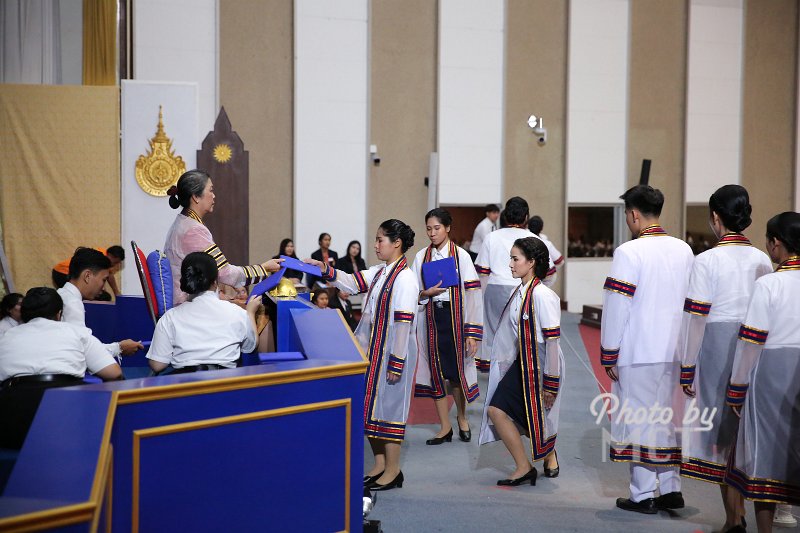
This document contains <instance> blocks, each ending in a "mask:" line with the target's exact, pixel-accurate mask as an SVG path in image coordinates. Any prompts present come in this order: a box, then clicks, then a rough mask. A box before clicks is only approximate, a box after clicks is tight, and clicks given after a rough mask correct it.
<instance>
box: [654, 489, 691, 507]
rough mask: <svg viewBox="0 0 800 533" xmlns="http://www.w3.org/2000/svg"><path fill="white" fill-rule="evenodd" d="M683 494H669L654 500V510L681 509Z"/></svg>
mask: <svg viewBox="0 0 800 533" xmlns="http://www.w3.org/2000/svg"><path fill="white" fill-rule="evenodd" d="M683 507H684V503H683V494H681V493H680V492H669V493H667V494H662V495H661V496H659V497H658V498H656V509H661V510H666V509H683Z"/></svg>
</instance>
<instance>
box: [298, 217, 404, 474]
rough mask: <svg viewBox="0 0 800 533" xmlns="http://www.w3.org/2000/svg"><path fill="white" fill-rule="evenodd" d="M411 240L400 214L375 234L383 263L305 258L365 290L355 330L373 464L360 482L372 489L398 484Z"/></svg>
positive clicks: (329, 278)
mask: <svg viewBox="0 0 800 533" xmlns="http://www.w3.org/2000/svg"><path fill="white" fill-rule="evenodd" d="M413 245H414V230H412V229H411V228H410V227H409V226H408V225H407V224H405V223H403V222H401V221H400V220H397V219H390V220H386V221H385V222H383V223H382V224H381V225H380V226H379V227H378V231H377V233H376V235H375V254H376V255H377V256H378V259H380V260H381V261H383V263H382V264H379V265H376V266H373V267H371V268H369V269H367V270H362V271H360V272H358V271H357V272H354V273H353V274H347V273H345V272H343V271H341V270H336V269H334V268H332V267H331V266H330V265H329V264H326V263H322V262H321V261H317V260H316V259H306V262H307V263H310V264H312V265H316V266H318V267H319V268H320V269H321V270H322V278H323V279H324V280H325V281H326V282H328V283H329V284H331V285H333V286H335V287H337V288H338V289H340V290H343V291H346V292H348V293H350V294H357V293H362V292H365V293H367V295H366V297H365V298H364V304H363V310H362V313H361V321H360V322H359V323H358V327H357V328H356V331H355V336H356V338H357V339H358V342H359V344H361V347H362V348H363V349H364V352H365V353H367V357H368V358H369V367H368V368H367V375H366V380H365V394H364V434H365V435H366V436H367V438H368V439H369V444H370V447H371V448H372V453H373V455H374V456H375V465H374V466H373V467H372V469H370V470H369V471H368V472H367V473H366V475H365V476H364V486H365V487H369V488H370V489H372V490H389V489H393V488H395V487H402V486H403V472H402V471H401V470H400V445H401V444H402V442H403V438H404V437H405V431H406V420H407V419H408V408H409V405H410V403H411V396H412V395H413V393H414V370H415V369H416V366H417V338H416V335H415V334H414V322H415V318H416V315H417V298H418V296H419V284H418V283H417V277H416V276H415V275H414V272H413V271H412V270H411V269H410V268H409V267H408V262H407V261H406V257H405V253H406V252H407V251H408V249H409V248H411V247H412V246H413Z"/></svg>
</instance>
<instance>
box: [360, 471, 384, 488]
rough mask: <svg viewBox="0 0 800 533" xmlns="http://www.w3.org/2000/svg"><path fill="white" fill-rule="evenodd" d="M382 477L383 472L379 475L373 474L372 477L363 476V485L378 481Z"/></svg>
mask: <svg viewBox="0 0 800 533" xmlns="http://www.w3.org/2000/svg"><path fill="white" fill-rule="evenodd" d="M382 475H383V472H381V473H379V474H375V475H374V476H364V485H369V484H371V483H373V482H374V481H375V480H376V479H378V478H379V477H381V476H382Z"/></svg>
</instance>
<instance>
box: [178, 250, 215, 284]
mask: <svg viewBox="0 0 800 533" xmlns="http://www.w3.org/2000/svg"><path fill="white" fill-rule="evenodd" d="M218 274H219V269H217V262H216V261H215V260H214V258H213V257H211V256H210V255H208V254H207V253H206V252H192V253H190V254H189V255H187V256H186V257H184V258H183V262H182V263H181V290H182V291H183V292H185V293H187V294H198V293H201V292H204V291H207V290H208V289H209V288H210V287H211V284H212V283H214V282H215V281H217V275H218Z"/></svg>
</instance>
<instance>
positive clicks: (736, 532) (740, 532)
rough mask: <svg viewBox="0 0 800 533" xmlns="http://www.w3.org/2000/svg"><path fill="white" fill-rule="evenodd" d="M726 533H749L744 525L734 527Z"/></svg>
mask: <svg viewBox="0 0 800 533" xmlns="http://www.w3.org/2000/svg"><path fill="white" fill-rule="evenodd" d="M725 533H747V529H745V527H744V526H743V525H738V526H733V527H732V528H730V529H726V530H725Z"/></svg>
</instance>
